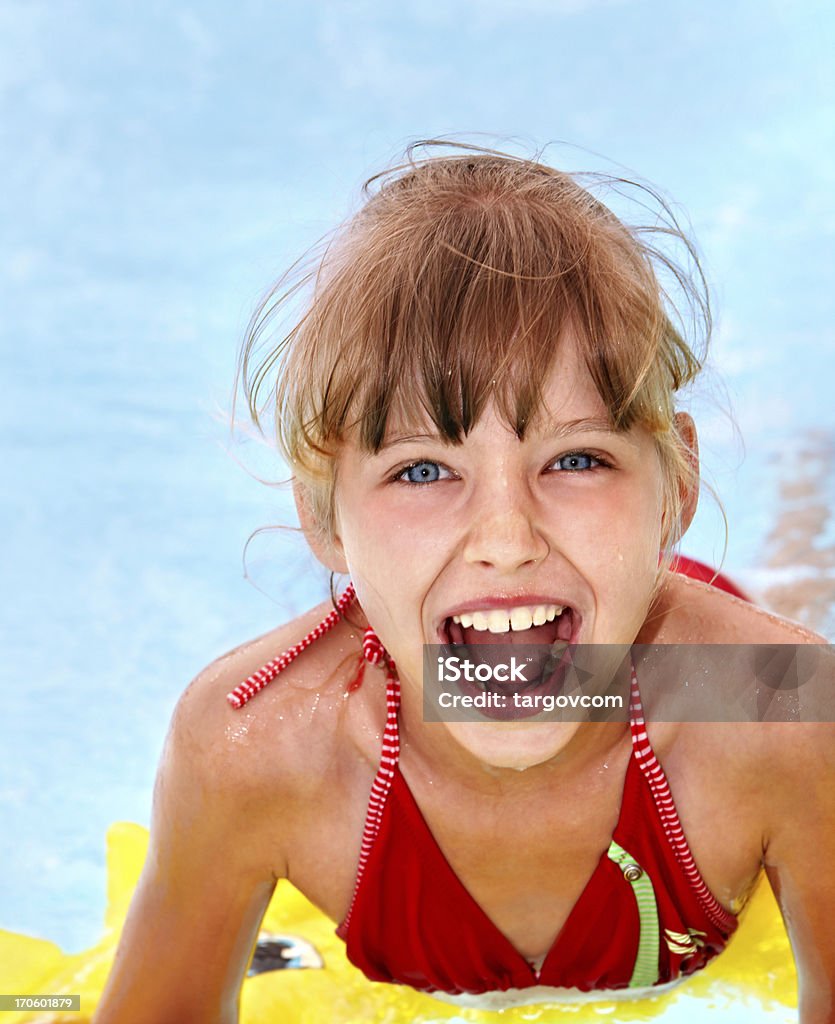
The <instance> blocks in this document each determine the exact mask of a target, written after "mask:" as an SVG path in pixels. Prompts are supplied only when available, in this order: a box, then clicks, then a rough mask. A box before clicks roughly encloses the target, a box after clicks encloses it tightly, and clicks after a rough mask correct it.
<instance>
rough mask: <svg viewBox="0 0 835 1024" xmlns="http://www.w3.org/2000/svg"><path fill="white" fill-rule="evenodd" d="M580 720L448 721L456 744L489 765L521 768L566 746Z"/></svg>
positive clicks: (542, 762)
mask: <svg viewBox="0 0 835 1024" xmlns="http://www.w3.org/2000/svg"><path fill="white" fill-rule="evenodd" d="M580 724H581V723H580V722H448V723H447V729H448V730H449V732H450V733H451V735H452V737H453V739H454V740H455V741H456V743H458V745H459V746H461V747H463V749H464V750H466V751H467V753H469V754H471V755H472V756H473V757H474V758H476V760H478V761H480V762H481V763H482V764H483V765H485V766H488V767H490V768H510V769H513V770H514V771H518V772H521V771H524V770H525V769H526V768H535V767H536V766H537V765H540V764H545V763H546V762H547V761H550V760H552V758H555V757H556V756H557V755H558V754H560V753H562V751H563V750H564V749H565V748H566V747H567V746H568V744H569V743H570V741H571V740H572V738H573V737H574V735H575V734H576V732H577V730H578V729H579V727H580Z"/></svg>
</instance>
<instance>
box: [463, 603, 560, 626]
mask: <svg viewBox="0 0 835 1024" xmlns="http://www.w3.org/2000/svg"><path fill="white" fill-rule="evenodd" d="M563 609H564V606H563V605H559V604H538V605H536V606H535V607H533V608H531V607H528V606H526V605H522V606H520V607H518V608H491V609H490V610H489V611H484V612H464V613H462V614H461V615H453V617H452V621H453V622H458V623H460V625H461V626H462V627H463V628H464V629H467V628H469V627H472V628H473V629H476V630H478V631H479V632H482V633H483V632H487V631H489V632H490V633H507V632H508V630H511V629H512V630H513V631H514V633H520V632H523V631H524V630H526V629H530V628H531V626H542V625H543V624H544V623H546V622H553V621H554V619H555V618H556V617H557V616H558V615H561V614H562V612H563Z"/></svg>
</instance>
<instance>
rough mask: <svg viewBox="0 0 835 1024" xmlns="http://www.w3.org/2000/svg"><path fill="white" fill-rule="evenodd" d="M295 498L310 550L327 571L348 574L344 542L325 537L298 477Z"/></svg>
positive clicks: (295, 485) (294, 479)
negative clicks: (343, 547)
mask: <svg viewBox="0 0 835 1024" xmlns="http://www.w3.org/2000/svg"><path fill="white" fill-rule="evenodd" d="M293 498H294V500H295V502H296V512H297V513H298V516H299V523H300V525H301V528H302V532H303V533H304V537H305V540H306V541H307V543H308V545H309V546H310V550H311V551H312V552H313V554H314V555H315V556H316V558H317V559H318V560H319V561H320V562H321V563H322V565H324V567H325V568H326V569H330V571H331V572H336V573H347V572H348V563H347V562H346V561H345V552H344V551H343V549H342V542H341V541H340V539H339V537H338V536H334V538H333V540H330V539H329V538H327V537H325V536H324V534H323V532H322V529H321V527H320V526H319V524H318V523H317V522H316V519H315V517H314V515H313V512H312V510H311V508H310V504H309V500H308V492H307V488H306V487H305V486H304V484H302V483H300V482H299V480H298V479H297V478H296V477H293Z"/></svg>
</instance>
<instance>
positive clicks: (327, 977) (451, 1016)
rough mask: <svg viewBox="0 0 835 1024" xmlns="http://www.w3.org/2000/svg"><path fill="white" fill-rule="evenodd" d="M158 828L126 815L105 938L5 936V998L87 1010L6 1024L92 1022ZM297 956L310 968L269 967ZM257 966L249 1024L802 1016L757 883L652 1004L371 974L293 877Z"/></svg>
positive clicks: (247, 992)
mask: <svg viewBox="0 0 835 1024" xmlns="http://www.w3.org/2000/svg"><path fill="white" fill-rule="evenodd" d="M147 845H148V834H147V832H146V830H145V829H144V828H142V827H140V826H139V825H132V824H129V823H126V822H121V823H118V824H115V825H113V826H112V827H111V828H110V830H109V832H108V836H107V865H108V882H107V901H108V906H107V911H106V914H105V929H104V935H103V937H102V939H101V941H100V942H99V943H98V944H97V945H96V946H94V947H93V948H92V949H90V950H87V951H85V952H83V953H78V954H75V955H66V954H64V953H62V952H61V950H60V949H59V948H58V947H57V946H56V945H55V944H54V943H51V942H46V941H44V940H41V939H33V938H29V937H27V936H24V935H16V934H13V933H11V932H4V931H0V993H20V994H62V993H72V994H76V993H77V994H79V995H80V996H81V1011H80V1012H78V1011H75V1012H54V1011H49V1012H47V1011H44V1010H34V1011H33V1010H27V1011H16V1010H15V1011H11V1012H6V1013H3V1015H2V1024H88V1022H89V1020H90V1018H91V1016H92V1013H93V1010H94V1009H95V1006H96V1003H97V1001H98V999H99V997H100V995H101V991H102V988H103V987H104V983H105V979H106V977H107V972H108V968H109V965H110V962H111V959H112V957H113V952H114V949H115V946H116V942H117V941H118V937H119V932H120V931H121V927H122V923H123V921H124V919H125V914H126V912H127V908H128V904H129V902H130V897H131V893H132V892H133V889H134V887H135V885H136V882H137V879H138V877H139V872H140V870H141V868H142V863H143V861H144V859H145V852H146V849H147ZM282 962H283V963H286V964H289V965H292V967H298V968H299V969H283V970H272V969H269V968H270V965H271V964H273V965H274V964H277V963H282ZM255 966H256V967H258V966H260V967H261V968H262V970H261V972H260V973H257V974H254V975H253V976H251V977H248V978H247V980H246V981H245V982H244V986H243V991H242V994H241V1017H240V1020H241V1024H322V1022H323V1021H335V1022H338V1021H342V1022H345V1024H435V1022H442V1021H456V1022H459V1024H463V1022H471V1021H472V1022H481V1024H491V1022H492V1024H522V1022H525V1024H530V1022H532V1021H541V1022H552V1021H557V1019H558V1018H559V1019H563V1018H568V1019H570V1020H571V1021H575V1022H577V1024H583V1022H586V1021H592V1020H593V1021H597V1022H600V1021H601V1020H603V1021H605V1020H608V1021H617V1022H620V1021H633V1020H638V1021H646V1020H652V1019H656V1018H662V1017H663V1018H665V1019H669V1020H671V1021H673V1020H675V1021H682V1022H684V1021H694V1020H696V1021H698V1020H700V1019H702V1018H704V1017H707V1016H708V1015H709V1014H710V1015H712V1014H715V1013H716V1012H717V1011H719V1012H720V1013H722V1012H725V1013H726V1014H727V1019H729V1020H738V1019H740V1014H739V1012H737V1013H735V1012H734V1009H736V1010H737V1011H740V1010H742V1008H743V1007H745V1012H744V1013H743V1014H742V1019H744V1020H751V1021H754V1020H765V1019H767V1020H768V1021H771V1022H783V1021H785V1022H789V1021H795V1020H796V1019H797V1016H796V1011H795V1010H794V1008H795V1007H796V1006H797V1001H796V979H795V972H794V967H793V964H792V958H791V953H790V950H789V945H788V941H787V939H786V935H785V931H784V929H783V925H782V920H781V918H780V912H779V910H778V908H777V905H776V903H775V901H774V898H773V896H772V895H771V891H770V889H769V887H768V885H767V883H765V882H763V883H762V884H761V885H760V886H759V887H758V889H757V892H756V893H755V895H754V897H753V899H752V900H751V902H750V904H749V906H748V908H747V909H746V911H745V913H744V915H743V919H742V922H741V925H740V927H739V929H738V931H737V934H736V935H735V936H734V938H733V939H732V941H731V943H730V945H729V946H728V948H727V949H726V950H725V952H724V953H722V955H721V956H720V957H718V958H717V959H716V960H714V961H713V963H711V964H710V966H709V967H708V968H707V969H706V970H704V971H702V972H701V973H700V974H699V975H696V976H694V977H693V978H690V979H688V980H687V981H685V982H683V983H682V984H681V985H679V986H678V987H676V988H675V989H674V990H673V991H672V992H667V993H665V994H663V995H658V996H656V997H653V998H651V999H637V1000H626V1001H624V1000H619V1001H612V1000H605V999H604V1000H600V1001H599V1002H598V1001H595V1002H590V1003H584V1004H581V1005H578V1004H563V1005H560V1004H548V1005H547V1006H546V1005H543V1006H529V1007H521V1008H519V1009H515V1010H505V1011H504V1012H502V1013H491V1012H487V1011H481V1010H469V1009H467V1010H464V1009H458V1008H456V1007H452V1006H449V1005H446V1004H444V1003H441V1002H439V1001H438V1000H436V999H433V998H431V997H430V996H426V995H421V994H419V993H416V992H413V991H412V990H410V989H407V988H404V987H401V986H396V985H378V984H374V983H373V982H369V981H367V980H366V979H365V978H364V977H363V975H362V974H360V972H359V971H357V970H356V969H355V968H354V967H352V966H351V964H349V963H348V961H347V960H346V959H345V952H344V945H343V943H342V942H341V941H340V940H339V939H338V938H337V937H336V936H335V935H334V926H333V923H332V922H331V921H329V920H328V919H327V918H326V917H324V916H323V915H322V914H321V913H320V912H319V911H318V910H317V909H316V908H315V907H313V906H312V905H311V904H310V903H309V902H308V901H307V900H306V899H305V898H304V897H303V896H302V895H301V893H299V892H298V891H297V890H296V889H294V888H293V886H291V885H290V883H289V882H280V883H279V885H278V887H277V889H276V892H275V895H274V897H273V900H272V902H271V903H270V906H269V909H268V911H267V913H266V915H265V917H264V922H263V925H262V932H261V939H260V940H259V952H258V954H257V957H256V961H255Z"/></svg>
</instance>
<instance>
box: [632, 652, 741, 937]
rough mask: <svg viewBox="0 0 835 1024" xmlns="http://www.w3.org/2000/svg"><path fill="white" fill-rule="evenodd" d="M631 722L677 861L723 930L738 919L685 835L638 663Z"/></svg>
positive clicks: (635, 749)
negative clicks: (653, 740) (649, 722)
mask: <svg viewBox="0 0 835 1024" xmlns="http://www.w3.org/2000/svg"><path fill="white" fill-rule="evenodd" d="M629 724H630V727H631V729H632V751H633V754H634V755H635V758H636V760H637V762H638V766H639V767H640V769H641V771H642V772H643V774H644V778H646V780H647V782H648V783H649V788H650V791H651V792H652V797H653V800H654V801H655V807H656V810H657V811H658V817H659V819H660V821H661V826H662V828H663V829H664V834H665V835H666V837H667V841H668V842H669V844H670V847H671V848H672V851H673V854H674V855H675V858H676V860H677V861H678V863H679V865H680V866H681V868H682V870H683V871H684V873H685V875H686V876H687V879H688V881H689V882H690V886H691V888H692V889H693V891H694V892H695V894H696V898H697V899H698V900H699V902H700V903H701V905H702V907H703V908H704V910H705V912H706V913H707V915H708V917H709V918H710V919H711V921H713V923H714V924H715V925H716V926H717V927H718V928H720V929H722V930H723V931H727V929H728V928H730V927H732V926H733V924H734V922H735V920H736V919H735V918H734V916H733V914H729V913H728V911H727V910H725V908H724V907H723V906H722V904H721V903H720V902H719V901H718V900H717V899H716V897H715V896H714V895H713V893H712V892H711V891H710V889H708V887H707V885H706V884H705V880H704V879H703V878H702V876H701V872H700V871H699V869H698V867H697V866H696V862H695V860H694V859H693V854H692V853H691V852H690V847H689V846H688V845H687V840H686V838H685V836H684V830H683V829H682V827H681V822H680V821H679V817H678V812H677V811H676V805H675V803H674V802H673V794H672V792H671V791H670V784H669V783H668V782H667V776H666V775H665V774H664V769H663V768H662V767H661V764H660V763H659V761H658V758H657V757H656V756H655V751H654V750H653V749H652V746H651V744H650V742H649V735H648V733H647V727H646V722H645V721H644V708H643V704H642V703H641V694H640V691H639V689H638V676H637V674H636V672H635V666H634V665H633V666H632V685H631V691H630V699H629Z"/></svg>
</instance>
